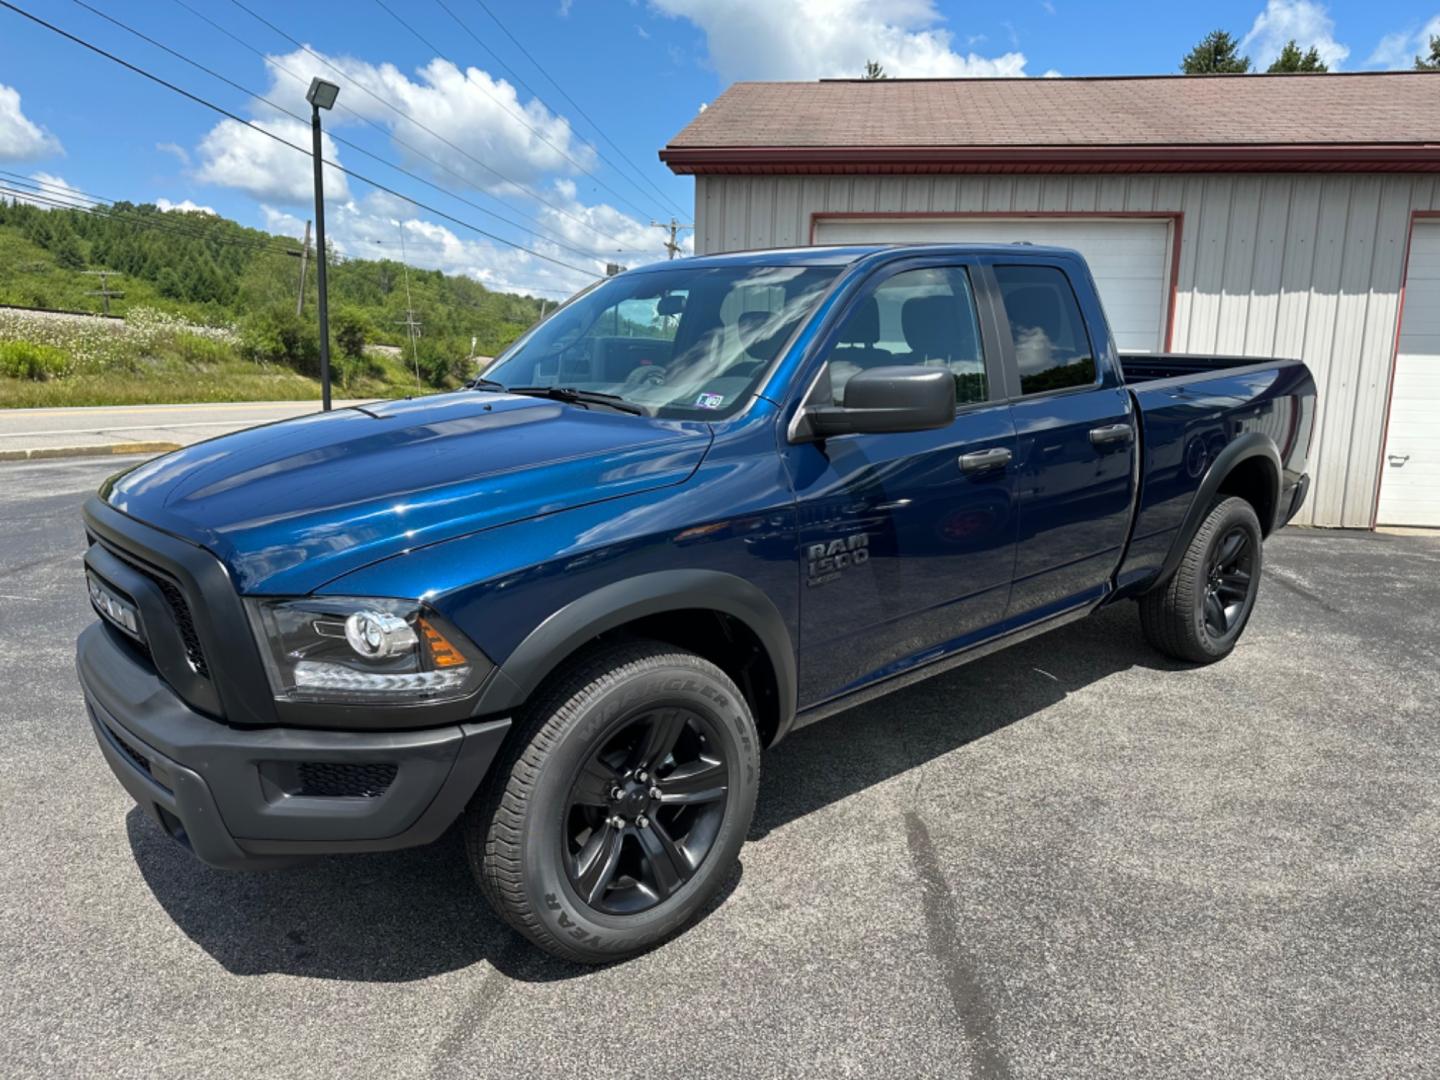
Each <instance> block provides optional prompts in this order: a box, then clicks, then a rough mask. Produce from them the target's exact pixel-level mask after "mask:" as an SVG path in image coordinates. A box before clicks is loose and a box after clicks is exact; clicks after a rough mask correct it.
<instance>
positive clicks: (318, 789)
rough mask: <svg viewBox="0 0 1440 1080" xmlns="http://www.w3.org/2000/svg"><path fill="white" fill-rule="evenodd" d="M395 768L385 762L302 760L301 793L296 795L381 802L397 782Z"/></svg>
mask: <svg viewBox="0 0 1440 1080" xmlns="http://www.w3.org/2000/svg"><path fill="white" fill-rule="evenodd" d="M395 772H396V768H395V766H394V765H391V764H388V763H386V762H381V761H372V762H365V763H363V764H353V765H352V764H343V765H342V764H337V763H335V762H331V761H302V762H301V763H300V790H299V791H297V792H295V794H296V795H309V796H318V797H321V798H359V799H378V798H379V797H380V796H381V795H384V794H385V792H386V790H387V789H388V788H389V787H390V785H391V784H392V783H393V782H394V780H395Z"/></svg>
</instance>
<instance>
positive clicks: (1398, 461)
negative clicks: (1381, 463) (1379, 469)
mask: <svg viewBox="0 0 1440 1080" xmlns="http://www.w3.org/2000/svg"><path fill="white" fill-rule="evenodd" d="M1409 460H1410V455H1409V454H1391V455H1390V464H1391V465H1394V466H1396V467H1397V468H1398V467H1399V466H1401V465H1404V464H1405V462H1407V461H1409Z"/></svg>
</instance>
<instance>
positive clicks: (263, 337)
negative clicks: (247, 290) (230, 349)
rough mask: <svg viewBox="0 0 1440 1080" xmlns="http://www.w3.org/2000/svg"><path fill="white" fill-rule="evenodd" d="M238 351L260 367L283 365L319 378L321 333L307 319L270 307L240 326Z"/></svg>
mask: <svg viewBox="0 0 1440 1080" xmlns="http://www.w3.org/2000/svg"><path fill="white" fill-rule="evenodd" d="M240 348H241V351H242V352H243V353H244V355H245V356H246V357H248V358H249V359H251V360H255V361H257V362H260V363H267V364H285V365H287V366H289V367H292V368H294V369H295V370H296V371H298V372H300V373H301V374H302V375H311V376H315V375H319V374H320V332H319V329H318V328H317V327H316V325H315V324H314V323H313V322H311V321H310V320H308V319H302V318H301V317H300V316H299V315H296V314H295V312H293V311H291V310H290V309H289V308H287V307H282V306H280V305H278V304H272V305H270V306H267V307H263V308H260V309H259V310H257V311H254V312H252V313H251V314H250V315H248V316H247V317H246V318H245V320H244V321H243V322H242V323H241V324H240Z"/></svg>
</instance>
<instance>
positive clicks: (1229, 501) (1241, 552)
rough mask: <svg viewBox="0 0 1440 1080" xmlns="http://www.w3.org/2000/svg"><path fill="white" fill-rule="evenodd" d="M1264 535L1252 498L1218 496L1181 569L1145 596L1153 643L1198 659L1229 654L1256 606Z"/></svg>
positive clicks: (1143, 619)
mask: <svg viewBox="0 0 1440 1080" xmlns="http://www.w3.org/2000/svg"><path fill="white" fill-rule="evenodd" d="M1264 537H1265V534H1264V532H1263V531H1262V530H1261V528H1260V519H1259V518H1258V517H1257V516H1256V514H1255V508H1254V507H1253V506H1251V505H1250V504H1249V503H1248V502H1246V501H1245V500H1244V499H1241V498H1237V497H1236V496H1233V495H1230V496H1221V497H1220V498H1218V499H1216V501H1215V502H1214V503H1213V504H1212V505H1211V506H1210V509H1209V511H1208V512H1207V513H1206V515H1205V520H1204V521H1203V522H1201V524H1200V527H1199V528H1198V529H1196V530H1195V534H1194V535H1193V536H1191V537H1190V539H1189V541H1188V542H1187V543H1186V545H1185V552H1184V555H1183V556H1182V557H1181V559H1180V565H1179V566H1177V567H1176V568H1175V572H1174V573H1173V574H1172V575H1171V576H1170V577H1169V578H1168V579H1167V580H1166V581H1164V582H1162V583H1161V584H1160V585H1158V586H1156V587H1155V588H1153V589H1151V590H1150V591H1149V592H1147V593H1145V594H1144V595H1143V596H1141V597H1140V625H1141V626H1142V627H1144V630H1145V636H1146V638H1148V639H1149V641H1150V644H1152V645H1154V646H1155V647H1156V648H1157V649H1159V650H1160V651H1161V652H1163V653H1165V654H1166V655H1168V656H1173V657H1174V658H1175V659H1177V660H1184V661H1186V662H1188V663H1192V664H1211V663H1214V662H1215V661H1216V660H1219V659H1221V658H1222V657H1224V656H1227V655H1229V653H1230V651H1231V650H1232V649H1234V648H1235V643H1236V642H1237V641H1239V640H1240V635H1241V634H1243V633H1244V632H1245V626H1246V624H1247V623H1248V622H1249V621H1250V614H1251V612H1252V611H1254V609H1255V600H1256V597H1257V596H1258V595H1259V592H1260V576H1261V573H1262V572H1263V569H1264V563H1265V551H1264Z"/></svg>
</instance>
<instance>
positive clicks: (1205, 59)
mask: <svg viewBox="0 0 1440 1080" xmlns="http://www.w3.org/2000/svg"><path fill="white" fill-rule="evenodd" d="M1180 70H1181V71H1183V72H1184V73H1185V74H1186V75H1243V74H1245V72H1247V71H1249V70H1250V58H1249V57H1248V56H1241V55H1240V43H1239V42H1238V41H1236V40H1235V39H1234V38H1233V37H1231V36H1230V35H1229V34H1228V33H1226V32H1225V31H1224V30H1211V31H1210V33H1208V34H1206V35H1205V36H1204V37H1203V38H1201V39H1200V43H1199V44H1198V45H1196V46H1195V47H1194V48H1193V49H1191V50H1190V51H1189V52H1188V53H1186V54H1185V58H1184V59H1183V60H1181V61H1180Z"/></svg>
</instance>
